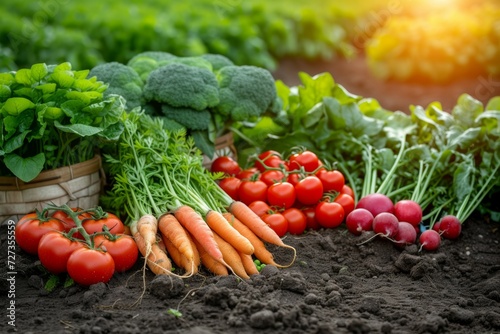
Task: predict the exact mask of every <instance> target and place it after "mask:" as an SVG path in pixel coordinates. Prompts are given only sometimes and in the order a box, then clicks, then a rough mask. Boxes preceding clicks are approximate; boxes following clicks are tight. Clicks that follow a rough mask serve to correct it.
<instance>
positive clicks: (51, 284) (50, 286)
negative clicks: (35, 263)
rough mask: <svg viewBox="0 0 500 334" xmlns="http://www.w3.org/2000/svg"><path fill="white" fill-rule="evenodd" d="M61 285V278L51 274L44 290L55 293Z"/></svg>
mask: <svg viewBox="0 0 500 334" xmlns="http://www.w3.org/2000/svg"><path fill="white" fill-rule="evenodd" d="M58 285H59V276H57V275H54V274H51V275H50V277H49V279H48V280H47V282H45V286H44V289H45V290H46V291H48V292H52V291H54V289H55V288H57V286H58Z"/></svg>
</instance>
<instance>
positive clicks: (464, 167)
mask: <svg viewBox="0 0 500 334" xmlns="http://www.w3.org/2000/svg"><path fill="white" fill-rule="evenodd" d="M473 173H474V167H473V166H471V164H470V163H469V162H467V161H463V162H461V163H460V164H458V166H457V168H456V169H455V172H454V173H453V190H454V192H455V196H457V201H458V202H459V203H460V202H462V201H463V200H464V199H465V198H466V197H467V196H468V195H469V194H470V193H471V192H472V190H473V189H474V184H473V183H472V180H473V177H472V175H473Z"/></svg>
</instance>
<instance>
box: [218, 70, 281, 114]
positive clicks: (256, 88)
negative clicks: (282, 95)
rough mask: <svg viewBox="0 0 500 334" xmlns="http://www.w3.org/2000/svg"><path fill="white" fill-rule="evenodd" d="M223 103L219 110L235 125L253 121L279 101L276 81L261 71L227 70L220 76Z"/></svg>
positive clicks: (221, 102)
mask: <svg viewBox="0 0 500 334" xmlns="http://www.w3.org/2000/svg"><path fill="white" fill-rule="evenodd" d="M217 80H218V81H219V97H220V103H219V104H218V105H217V107H216V110H217V111H218V112H220V113H221V114H222V115H226V116H229V117H230V119H232V120H233V121H246V120H253V119H256V118H257V117H259V116H260V115H262V114H263V113H264V112H265V111H266V110H267V109H268V108H269V107H270V106H272V104H273V102H274V100H275V99H276V95H277V93H276V86H275V83H274V78H273V76H272V75H271V73H270V72H269V71H268V70H265V69H263V68H260V67H256V66H251V65H244V66H224V67H222V68H221V69H220V70H219V72H218V73H217Z"/></svg>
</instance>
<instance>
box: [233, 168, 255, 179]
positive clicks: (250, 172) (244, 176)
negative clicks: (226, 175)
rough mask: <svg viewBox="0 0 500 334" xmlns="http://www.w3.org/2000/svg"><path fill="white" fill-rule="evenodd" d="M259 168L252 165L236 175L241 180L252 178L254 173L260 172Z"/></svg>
mask: <svg viewBox="0 0 500 334" xmlns="http://www.w3.org/2000/svg"><path fill="white" fill-rule="evenodd" d="M259 173H260V172H259V170H258V169H257V168H255V167H250V168H247V169H243V170H242V171H241V172H239V173H238V175H236V177H237V178H238V179H240V180H250V179H251V178H252V177H253V176H254V174H259Z"/></svg>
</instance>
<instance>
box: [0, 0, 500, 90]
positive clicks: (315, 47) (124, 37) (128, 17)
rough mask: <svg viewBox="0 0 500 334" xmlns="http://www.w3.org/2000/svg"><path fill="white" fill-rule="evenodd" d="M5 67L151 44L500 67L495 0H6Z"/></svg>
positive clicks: (255, 54) (443, 71)
mask: <svg viewBox="0 0 500 334" xmlns="http://www.w3.org/2000/svg"><path fill="white" fill-rule="evenodd" d="M0 13H1V15H2V20H1V22H0V69H2V70H15V69H17V68H22V67H29V66H31V64H34V63H39V62H47V63H61V62H64V61H70V62H71V63H72V64H73V66H74V67H75V68H79V69H83V68H91V67H93V66H95V65H97V64H99V63H102V62H106V61H118V62H125V61H126V60H127V59H130V58H131V57H132V56H133V55H135V54H137V53H139V52H142V51H148V50H158V51H167V52H170V53H172V54H175V55H178V56H192V55H201V54H205V53H216V54H222V55H225V56H227V57H228V58H230V59H231V60H232V61H233V62H235V63H236V64H240V65H243V64H248V65H257V66H261V67H264V68H267V69H269V70H273V69H275V68H276V66H277V64H278V63H279V61H280V59H283V58H284V57H301V58H305V59H322V60H328V59H332V58H334V57H336V56H341V57H348V56H352V55H353V54H355V53H357V52H363V50H364V49H365V47H368V49H367V51H368V52H367V56H368V61H369V63H370V65H371V68H372V70H373V71H374V73H375V74H377V75H379V76H381V77H384V78H396V79H412V78H414V77H423V78H425V79H430V80H438V81H443V80H447V79H450V77H451V74H452V73H457V70H459V71H458V72H462V71H463V69H467V70H468V71H476V72H482V73H491V74H498V72H499V68H498V65H497V63H498V62H497V61H496V60H498V59H499V58H500V51H499V47H498V45H500V43H499V41H500V28H499V27H500V24H499V21H500V9H499V7H498V4H496V3H495V2H494V1H489V0H483V1H471V0H455V1H445V0H442V1H439V2H433V1H429V0H419V1H407V0H400V1H398V0H393V1H392V0H391V1H382V0H377V1H370V3H369V4H366V2H363V1H359V0H356V1H349V3H347V4H346V3H340V2H333V1H331V2H329V3H325V2H324V1H319V0H312V1H308V2H306V3H303V2H300V1H295V0H294V1H274V2H266V1H263V0H258V1H252V2H251V3H249V2H244V1H242V0H216V1H208V0H188V1H182V2H178V1H159V0H147V1H135V0H133V1H125V2H124V1H105V2H104V1H97V0H89V1H86V2H85V3H79V2H68V1H63V0H44V1H23V2H19V1H14V0H5V1H2V4H1V5H0Z"/></svg>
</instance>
